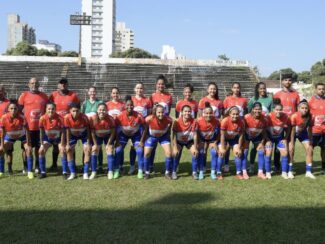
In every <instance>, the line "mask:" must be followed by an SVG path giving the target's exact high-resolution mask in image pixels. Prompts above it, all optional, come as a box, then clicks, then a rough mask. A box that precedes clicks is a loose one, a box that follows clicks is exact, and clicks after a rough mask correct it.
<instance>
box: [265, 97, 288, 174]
mask: <svg viewBox="0 0 325 244" xmlns="http://www.w3.org/2000/svg"><path fill="white" fill-rule="evenodd" d="M273 104H274V108H273V111H272V112H271V113H269V115H268V116H267V117H266V118H267V135H268V141H267V142H266V144H265V170H266V177H267V178H268V179H271V156H272V150H273V146H274V147H276V148H278V150H279V152H280V155H281V168H282V178H284V179H288V178H292V176H293V175H291V174H290V175H288V174H287V168H288V139H289V134H290V120H289V118H288V116H287V115H286V114H285V113H283V106H282V104H281V102H280V100H279V99H274V100H273Z"/></svg>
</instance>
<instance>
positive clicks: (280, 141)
mask: <svg viewBox="0 0 325 244" xmlns="http://www.w3.org/2000/svg"><path fill="white" fill-rule="evenodd" d="M271 142H272V144H274V145H275V147H276V148H278V149H284V148H286V146H285V145H284V143H283V137H280V138H271Z"/></svg>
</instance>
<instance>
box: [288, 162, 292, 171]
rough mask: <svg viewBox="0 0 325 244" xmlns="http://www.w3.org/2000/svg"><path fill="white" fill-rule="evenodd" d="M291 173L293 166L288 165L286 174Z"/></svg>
mask: <svg viewBox="0 0 325 244" xmlns="http://www.w3.org/2000/svg"><path fill="white" fill-rule="evenodd" d="M292 171H293V164H292V163H289V165H288V172H292Z"/></svg>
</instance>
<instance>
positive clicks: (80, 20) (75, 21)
mask: <svg viewBox="0 0 325 244" xmlns="http://www.w3.org/2000/svg"><path fill="white" fill-rule="evenodd" d="M70 25H79V63H80V64H81V26H82V25H91V16H90V15H86V13H85V12H84V13H82V14H79V13H76V14H73V15H70Z"/></svg>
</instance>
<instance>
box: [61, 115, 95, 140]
mask: <svg viewBox="0 0 325 244" xmlns="http://www.w3.org/2000/svg"><path fill="white" fill-rule="evenodd" d="M64 126H65V127H66V128H67V129H70V132H71V135H73V136H76V137H80V136H83V135H84V134H85V133H86V131H87V128H88V126H89V122H88V118H87V116H86V115H85V114H83V113H80V114H79V115H78V117H77V118H76V119H73V118H72V115H71V114H67V115H66V116H65V117H64Z"/></svg>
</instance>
